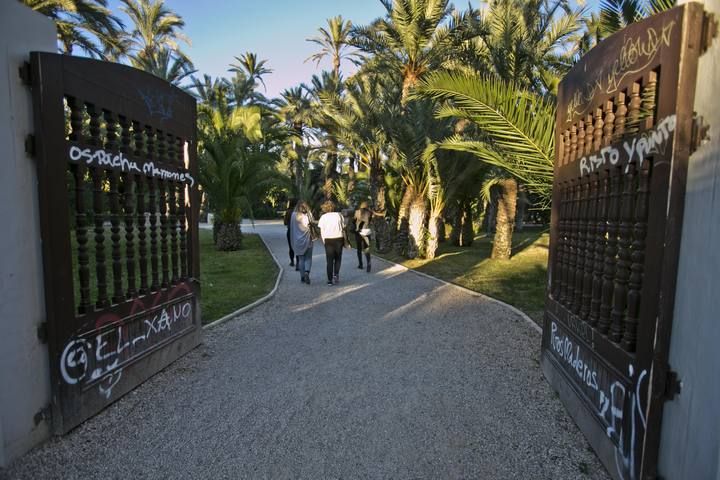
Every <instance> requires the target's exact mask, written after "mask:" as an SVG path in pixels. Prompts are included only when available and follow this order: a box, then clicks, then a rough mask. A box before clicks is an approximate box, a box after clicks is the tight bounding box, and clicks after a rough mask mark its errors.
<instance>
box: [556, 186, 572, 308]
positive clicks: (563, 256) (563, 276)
mask: <svg viewBox="0 0 720 480" xmlns="http://www.w3.org/2000/svg"><path fill="white" fill-rule="evenodd" d="M560 189H561V190H560V191H561V198H562V203H561V204H560V222H559V225H558V226H559V229H560V233H559V236H558V240H559V243H558V257H559V264H560V268H559V270H558V288H557V292H556V295H555V300H557V301H558V302H560V303H562V302H564V300H565V298H566V296H567V274H568V271H567V263H568V257H569V253H568V251H569V245H568V241H569V240H568V228H569V227H568V225H569V221H568V216H569V215H570V206H569V205H570V198H571V192H570V186H569V184H562V186H561V187H560Z"/></svg>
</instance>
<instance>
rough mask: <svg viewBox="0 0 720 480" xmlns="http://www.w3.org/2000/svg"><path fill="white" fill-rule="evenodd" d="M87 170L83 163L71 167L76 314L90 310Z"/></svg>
mask: <svg viewBox="0 0 720 480" xmlns="http://www.w3.org/2000/svg"><path fill="white" fill-rule="evenodd" d="M86 172H87V169H86V168H85V164H84V163H83V162H79V163H78V164H77V165H74V166H73V174H74V177H75V238H76V239H77V244H78V250H77V258H78V280H79V282H80V299H79V300H80V302H79V305H78V313H80V314H84V313H88V312H90V311H91V310H92V304H91V300H90V268H89V267H88V264H89V263H90V255H89V254H88V246H87V244H88V235H87V223H88V220H87V207H86V205H85V175H86Z"/></svg>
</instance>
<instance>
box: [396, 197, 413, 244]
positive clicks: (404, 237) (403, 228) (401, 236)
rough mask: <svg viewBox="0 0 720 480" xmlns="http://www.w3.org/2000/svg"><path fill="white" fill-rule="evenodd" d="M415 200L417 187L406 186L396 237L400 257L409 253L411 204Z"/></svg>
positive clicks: (399, 212)
mask: <svg viewBox="0 0 720 480" xmlns="http://www.w3.org/2000/svg"><path fill="white" fill-rule="evenodd" d="M413 198H415V186H414V185H407V186H405V192H403V196H402V199H401V200H400V207H399V208H398V218H397V226H396V228H397V235H396V236H395V252H396V253H397V254H398V255H405V254H406V253H407V247H408V239H409V238H410V218H409V217H410V204H411V203H412V201H413Z"/></svg>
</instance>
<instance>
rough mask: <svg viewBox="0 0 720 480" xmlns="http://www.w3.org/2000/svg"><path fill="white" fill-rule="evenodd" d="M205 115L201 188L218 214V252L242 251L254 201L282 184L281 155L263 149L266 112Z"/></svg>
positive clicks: (212, 112)
mask: <svg viewBox="0 0 720 480" xmlns="http://www.w3.org/2000/svg"><path fill="white" fill-rule="evenodd" d="M204 112H205V113H204V115H207V116H208V118H205V119H204V125H205V128H204V129H203V130H202V131H201V137H202V142H201V146H202V148H201V151H200V155H199V158H200V183H201V185H202V187H203V191H204V192H205V193H206V194H207V195H208V199H209V202H210V205H211V207H212V209H213V210H214V211H215V222H214V224H213V230H214V233H215V242H216V246H217V248H218V249H219V250H237V249H239V248H240V247H241V245H242V232H241V229H240V221H241V220H242V217H243V215H248V216H249V217H250V218H252V217H253V210H252V205H253V202H254V201H255V200H256V199H257V198H262V196H263V195H264V194H265V192H266V191H267V189H269V188H270V187H271V186H272V185H273V184H274V183H275V182H276V180H277V173H276V172H275V170H274V168H273V166H274V164H275V162H276V160H277V155H276V154H273V153H272V152H269V151H268V150H267V149H266V148H263V146H262V140H263V131H262V127H261V125H262V115H261V109H260V107H257V106H250V107H244V106H238V107H235V108H232V109H230V110H229V112H226V111H223V110H220V109H211V110H205V111H204Z"/></svg>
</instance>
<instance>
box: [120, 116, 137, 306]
mask: <svg viewBox="0 0 720 480" xmlns="http://www.w3.org/2000/svg"><path fill="white" fill-rule="evenodd" d="M118 123H119V125H120V151H121V152H122V153H124V154H130V153H131V152H132V145H131V143H132V135H131V132H130V125H131V124H130V121H129V120H128V119H127V117H125V116H122V115H120V116H118ZM134 178H135V176H134V175H133V174H132V173H130V172H125V173H123V176H122V208H123V213H124V219H125V269H126V271H127V298H132V297H134V296H136V295H137V290H136V289H135V228H134V227H133V222H134V219H135V211H134V206H135V202H134V198H133V183H134Z"/></svg>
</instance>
